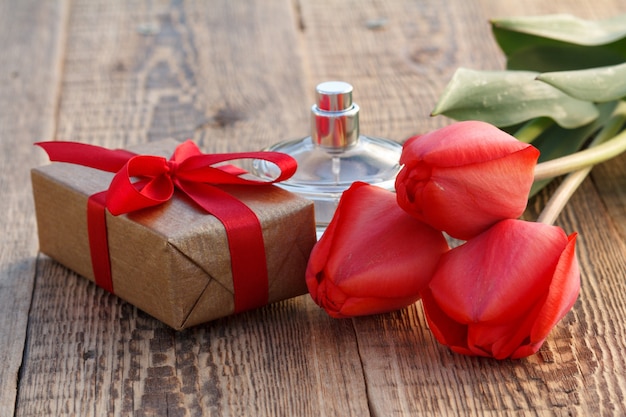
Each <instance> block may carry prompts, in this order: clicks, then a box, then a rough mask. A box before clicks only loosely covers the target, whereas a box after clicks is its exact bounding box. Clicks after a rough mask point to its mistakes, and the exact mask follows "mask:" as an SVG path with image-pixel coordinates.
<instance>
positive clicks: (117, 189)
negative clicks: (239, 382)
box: [37, 141, 297, 312]
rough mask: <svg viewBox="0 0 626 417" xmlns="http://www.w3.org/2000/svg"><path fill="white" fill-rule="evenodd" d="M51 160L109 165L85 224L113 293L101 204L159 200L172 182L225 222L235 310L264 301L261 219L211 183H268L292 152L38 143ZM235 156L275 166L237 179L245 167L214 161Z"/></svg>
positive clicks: (289, 165) (284, 174)
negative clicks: (267, 175) (108, 177)
mask: <svg viewBox="0 0 626 417" xmlns="http://www.w3.org/2000/svg"><path fill="white" fill-rule="evenodd" d="M37 145H38V146H40V147H42V148H43V149H44V150H45V151H46V152H47V154H48V156H49V157H50V160H51V161H56V162H68V163H72V164H78V165H84V166H87V167H91V168H96V169H99V170H103V171H108V172H114V173H115V176H114V177H113V180H112V181H111V184H110V186H109V188H108V190H105V191H102V192H100V193H96V194H94V195H92V196H90V197H89V200H88V203H87V225H88V233H89V246H90V251H91V262H92V267H93V271H94V277H95V281H96V284H98V285H99V286H101V287H102V288H104V289H106V290H108V291H110V292H113V281H112V277H111V265H110V257H109V249H108V241H107V233H106V213H105V208H106V209H108V210H109V211H110V212H111V214H113V215H116V216H117V215H120V214H124V213H130V212H133V211H136V210H141V209H143V208H148V207H153V206H156V205H159V204H162V203H164V202H166V201H168V200H169V199H170V198H172V196H173V194H174V189H178V190H180V191H181V192H183V193H184V194H186V195H187V196H188V197H189V198H191V199H192V200H193V201H194V202H195V203H196V204H198V205H199V206H200V207H202V208H203V209H204V210H205V211H206V212H207V213H209V214H212V215H213V216H215V217H216V218H217V219H218V220H220V221H221V222H222V224H223V225H224V228H225V229H226V236H227V238H228V246H229V250H230V255H231V267H232V275H233V285H234V290H235V293H234V299H235V312H241V311H244V310H249V309H252V308H256V307H260V306H263V305H265V304H267V301H268V286H269V284H268V279H267V264H266V259H265V247H264V244H263V234H262V229H261V224H260V222H259V219H258V218H257V216H256V214H254V212H253V211H252V210H251V209H250V208H249V207H248V206H246V205H245V204H244V203H243V202H241V201H239V200H238V199H237V198H235V197H234V196H232V195H230V194H228V193H227V192H225V191H223V190H221V189H220V188H217V187H215V185H225V184H238V185H267V184H273V183H276V182H280V181H284V180H286V179H288V178H289V177H291V176H292V175H293V174H294V173H295V171H296V168H297V164H296V161H295V159H293V158H292V157H291V156H289V155H286V154H282V153H278V152H243V153H227V154H203V153H201V152H200V150H199V149H198V147H197V146H196V145H195V144H194V143H193V142H192V141H186V142H184V143H182V144H181V145H179V146H178V147H177V148H176V150H175V151H174V154H173V155H172V157H171V158H170V159H169V160H168V159H166V158H163V157H160V156H153V155H136V154H134V153H131V152H128V151H125V150H110V149H106V148H102V147H99V146H94V145H88V144H83V143H76V142H41V143H37ZM236 159H263V160H266V161H269V162H272V163H274V164H275V165H277V167H278V168H279V170H280V174H279V176H278V177H277V178H275V179H273V180H270V181H261V180H252V179H246V178H242V177H241V176H240V175H241V174H243V173H245V171H243V170H241V169H239V168H236V167H234V166H232V165H223V166H214V165H215V164H220V163H224V162H228V161H232V160H236Z"/></svg>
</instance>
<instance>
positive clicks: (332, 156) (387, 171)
mask: <svg viewBox="0 0 626 417" xmlns="http://www.w3.org/2000/svg"><path fill="white" fill-rule="evenodd" d="M316 92H317V103H316V104H315V105H313V106H312V108H311V136H307V137H305V138H303V139H298V140H293V141H288V142H281V143H277V144H275V145H273V146H270V147H269V148H267V149H266V150H268V151H275V152H283V153H286V154H288V155H291V156H292V157H293V158H295V159H296V161H297V162H298V169H297V171H296V173H295V174H294V175H293V177H291V178H290V179H289V180H287V181H283V182H281V183H279V184H277V185H278V186H279V187H282V188H284V189H286V190H288V191H291V192H293V193H295V194H298V195H301V196H303V197H305V198H308V199H310V200H313V202H314V205H315V221H316V227H317V235H318V238H319V237H321V234H322V233H323V232H324V230H325V229H326V226H328V223H329V222H330V221H331V220H332V218H333V214H334V213H335V209H336V208H337V204H338V202H339V199H340V198H341V194H342V193H343V192H344V191H345V190H346V189H348V188H349V187H350V185H351V184H352V183H353V182H355V181H362V182H366V183H369V184H372V185H376V186H379V187H382V188H385V189H387V190H392V191H393V190H394V182H395V178H396V175H397V174H398V171H399V170H400V165H399V160H400V153H401V151H402V145H400V144H399V143H397V142H394V141H392V140H387V139H381V138H374V137H369V136H365V135H361V134H360V133H359V106H358V105H357V104H356V103H353V102H352V85H350V84H348V83H346V82H341V81H329V82H324V83H321V84H319V85H318V86H317V88H316ZM252 171H253V173H254V174H255V175H257V176H259V177H261V178H274V177H276V175H277V172H276V167H275V166H274V165H273V164H271V163H269V162H266V161H261V160H255V161H254V163H253V168H252Z"/></svg>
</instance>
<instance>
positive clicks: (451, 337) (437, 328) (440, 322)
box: [421, 288, 475, 355]
mask: <svg viewBox="0 0 626 417" xmlns="http://www.w3.org/2000/svg"><path fill="white" fill-rule="evenodd" d="M421 298H422V306H423V307H424V313H425V315H426V321H427V322H428V326H429V327H430V331H431V332H432V333H433V336H435V339H437V341H438V342H439V343H441V344H442V345H446V346H448V347H450V349H452V350H453V351H455V352H457V353H460V354H464V355H475V353H474V352H473V351H472V350H470V349H469V348H468V346H467V332H468V327H467V325H466V324H462V323H459V322H458V321H455V320H453V319H452V318H450V316H448V315H447V314H446V313H445V312H444V311H443V310H442V309H441V307H440V306H439V304H437V301H436V300H435V298H434V297H433V295H432V291H431V290H430V289H428V288H427V289H426V290H424V291H423V292H422V294H421Z"/></svg>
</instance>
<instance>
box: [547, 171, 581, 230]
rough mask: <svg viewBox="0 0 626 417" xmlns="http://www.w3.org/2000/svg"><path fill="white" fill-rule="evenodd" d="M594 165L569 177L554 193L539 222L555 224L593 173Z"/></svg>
mask: <svg viewBox="0 0 626 417" xmlns="http://www.w3.org/2000/svg"><path fill="white" fill-rule="evenodd" d="M592 168H593V165H591V166H588V167H585V168H583V169H579V170H578V171H574V172H572V173H571V174H569V175H567V177H565V179H564V180H563V182H561V184H560V185H559V187H558V188H557V190H556V191H555V192H554V194H553V195H552V197H550V200H548V202H547V203H546V206H545V207H544V208H543V210H542V211H541V213H540V214H539V217H537V222H539V223H545V224H550V225H552V224H554V222H555V221H556V219H557V218H558V217H559V214H561V212H562V211H563V209H564V208H565V206H566V205H567V202H568V201H569V199H570V198H571V197H572V195H574V193H575V192H576V190H577V189H578V187H579V186H580V184H582V182H583V181H584V180H585V178H587V175H589V173H590V172H591V169H592Z"/></svg>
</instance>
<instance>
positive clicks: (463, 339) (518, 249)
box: [422, 220, 580, 359]
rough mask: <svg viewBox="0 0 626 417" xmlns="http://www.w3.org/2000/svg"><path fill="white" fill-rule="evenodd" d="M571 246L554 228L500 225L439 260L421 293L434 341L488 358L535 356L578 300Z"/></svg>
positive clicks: (530, 224)
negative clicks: (435, 269) (551, 331)
mask: <svg viewBox="0 0 626 417" xmlns="http://www.w3.org/2000/svg"><path fill="white" fill-rule="evenodd" d="M575 241H576V234H575V233H574V234H572V235H570V236H569V237H568V236H567V235H566V234H565V232H564V231H563V230H562V229H561V228H559V227H556V226H550V225H546V224H543V223H534V222H525V221H521V220H504V221H502V222H499V223H497V224H496V225H495V226H493V227H491V228H490V229H488V230H487V231H486V232H484V233H482V234H480V235H478V236H476V237H475V238H473V239H472V240H470V241H468V242H466V243H465V244H463V245H461V246H459V247H456V248H454V249H452V250H451V251H449V252H447V253H446V254H444V255H443V256H442V257H441V261H440V263H439V266H438V268H437V271H436V272H435V275H434V277H433V279H432V281H431V282H430V285H429V287H428V288H427V289H426V290H425V291H424V292H423V293H422V303H423V306H424V311H425V313H426V318H427V320H428V323H429V326H430V328H431V330H432V332H433V334H434V335H435V337H436V338H437V340H438V341H439V342H441V343H443V344H445V345H447V346H449V347H450V348H451V349H452V350H453V351H455V352H458V353H462V354H466V355H477V356H488V357H494V358H496V359H504V358H521V357H525V356H529V355H531V354H533V353H535V352H536V351H537V350H539V348H540V347H541V345H542V344H543V342H544V340H545V339H546V337H547V336H548V333H549V332H550V330H551V329H552V328H553V327H554V326H555V325H556V324H557V322H558V321H559V320H561V318H563V317H564V316H565V314H567V312H568V311H569V310H570V309H571V308H572V306H573V305H574V302H575V301H576V298H577V297H578V293H579V289H580V273H579V269H578V262H577V260H576V254H575Z"/></svg>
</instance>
